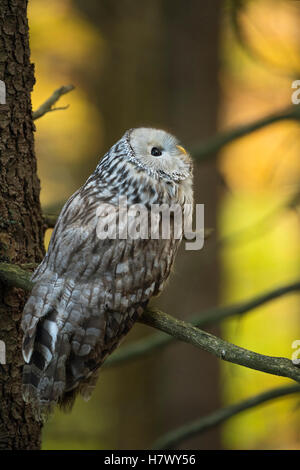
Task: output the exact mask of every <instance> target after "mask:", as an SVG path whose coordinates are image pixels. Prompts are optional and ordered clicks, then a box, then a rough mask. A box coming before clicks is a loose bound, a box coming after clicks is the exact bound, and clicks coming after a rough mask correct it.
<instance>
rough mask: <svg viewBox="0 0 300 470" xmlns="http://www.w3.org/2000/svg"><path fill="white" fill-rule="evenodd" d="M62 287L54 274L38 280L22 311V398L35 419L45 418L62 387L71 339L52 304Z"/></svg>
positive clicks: (61, 391)
mask: <svg viewBox="0 0 300 470" xmlns="http://www.w3.org/2000/svg"><path fill="white" fill-rule="evenodd" d="M63 289H66V286H65V285H63V283H61V282H59V280H58V279H57V277H55V278H53V279H52V278H51V279H49V278H47V279H45V281H43V280H39V281H38V282H37V283H36V284H35V285H34V287H33V290H32V292H31V296H30V297H29V299H28V301H27V303H26V305H25V308H24V313H23V320H22V329H23V331H24V337H23V357H24V360H25V363H26V364H25V366H24V369H23V398H24V400H25V401H26V402H28V403H31V404H32V407H33V410H34V413H35V415H36V418H37V419H38V420H44V419H45V418H46V416H47V415H48V414H49V413H50V412H51V411H52V408H53V406H54V405H55V404H56V403H57V401H58V400H59V397H60V396H61V394H62V393H63V391H64V389H65V383H66V361H67V358H68V356H69V353H70V339H69V337H68V335H67V334H66V333H64V332H63V330H62V328H61V326H59V325H60V323H59V322H58V321H57V320H58V316H59V315H58V311H57V308H56V307H55V306H56V305H57V304H59V300H58V299H60V298H61V295H62V292H63Z"/></svg>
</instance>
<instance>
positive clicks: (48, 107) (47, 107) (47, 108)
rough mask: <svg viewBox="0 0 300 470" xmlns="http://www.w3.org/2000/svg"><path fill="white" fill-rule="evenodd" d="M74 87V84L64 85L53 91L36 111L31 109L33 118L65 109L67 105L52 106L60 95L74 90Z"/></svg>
mask: <svg viewBox="0 0 300 470" xmlns="http://www.w3.org/2000/svg"><path fill="white" fill-rule="evenodd" d="M74 88H75V87H74V85H65V86H62V87H60V88H58V89H57V90H55V91H54V93H53V94H52V95H51V96H50V98H48V99H47V100H46V101H45V102H44V103H43V104H42V105H41V106H40V107H39V108H38V109H37V110H36V111H33V113H32V116H33V119H34V120H35V119H39V118H40V117H42V116H44V114H46V113H49V112H51V111H58V110H60V109H67V108H68V107H69V105H67V106H62V107H59V108H53V107H52V106H53V105H54V104H55V103H56V102H57V101H58V100H59V98H60V97H61V96H62V95H65V94H66V93H69V92H70V91H72V90H74Z"/></svg>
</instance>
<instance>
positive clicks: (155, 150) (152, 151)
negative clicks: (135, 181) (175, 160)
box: [151, 147, 162, 157]
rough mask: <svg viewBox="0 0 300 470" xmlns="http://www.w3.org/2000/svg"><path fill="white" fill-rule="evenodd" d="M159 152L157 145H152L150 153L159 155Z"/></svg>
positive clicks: (154, 155) (155, 155)
mask: <svg viewBox="0 0 300 470" xmlns="http://www.w3.org/2000/svg"><path fill="white" fill-rule="evenodd" d="M161 154H162V153H161V150H160V149H158V148H157V147H152V149H151V155H153V157H160V155H161Z"/></svg>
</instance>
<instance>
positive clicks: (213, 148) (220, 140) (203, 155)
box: [191, 106, 300, 161]
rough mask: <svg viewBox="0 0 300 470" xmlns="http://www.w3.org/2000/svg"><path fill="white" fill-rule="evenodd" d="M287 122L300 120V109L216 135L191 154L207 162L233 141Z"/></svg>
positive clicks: (280, 112)
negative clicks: (271, 125)
mask: <svg viewBox="0 0 300 470" xmlns="http://www.w3.org/2000/svg"><path fill="white" fill-rule="evenodd" d="M286 120H296V121H298V120H300V107H299V106H292V107H289V108H287V109H284V110H282V111H279V112H277V113H274V114H270V115H268V116H265V117H263V118H261V119H258V120H256V121H254V122H252V123H249V124H244V125H241V126H238V127H235V128H233V129H230V130H228V131H226V132H221V133H219V134H216V135H215V136H214V137H211V138H210V139H208V140H206V141H204V142H203V143H202V144H200V145H199V146H198V147H196V148H194V149H193V150H192V152H191V153H192V155H193V157H194V158H195V159H196V160H199V161H203V160H206V159H207V158H208V157H209V156H211V154H214V153H216V152H217V151H218V150H220V149H221V148H222V147H224V146H225V145H227V144H229V143H230V142H232V141H233V140H235V139H239V138H241V137H244V136H246V135H248V134H251V133H252V132H254V131H256V130H258V129H261V128H263V127H265V126H268V125H270V124H273V123H275V122H279V121H286Z"/></svg>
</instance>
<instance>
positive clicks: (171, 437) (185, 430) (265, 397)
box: [152, 385, 300, 450]
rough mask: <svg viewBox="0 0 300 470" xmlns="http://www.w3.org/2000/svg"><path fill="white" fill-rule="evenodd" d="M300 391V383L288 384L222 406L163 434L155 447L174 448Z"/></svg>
mask: <svg viewBox="0 0 300 470" xmlns="http://www.w3.org/2000/svg"><path fill="white" fill-rule="evenodd" d="M299 392H300V385H286V386H283V387H277V388H273V389H271V390H268V391H267V392H263V393H260V394H259V395H255V396H253V397H251V398H247V399H246V400H243V401H241V402H239V403H236V404H234V405H230V406H226V407H224V408H220V409H219V410H217V411H215V412H213V413H211V414H210V415H208V416H204V417H203V418H200V419H198V420H196V421H193V422H191V423H188V424H185V425H184V426H181V427H179V428H177V429H174V430H173V431H170V432H168V433H166V434H165V435H163V436H161V437H160V438H159V439H157V441H155V443H154V444H153V447H152V448H153V449H156V450H158V449H173V448H174V447H175V446H177V445H178V444H179V443H180V442H182V441H183V440H185V439H188V438H189V437H192V436H195V435H196V434H200V433H203V432H205V431H207V430H208V429H210V428H212V427H214V426H217V425H218V424H220V423H223V422H224V421H226V420H227V419H229V418H231V417H232V416H234V415H236V414H238V413H241V412H242V411H245V410H248V409H250V408H253V407H255V406H258V405H261V404H262V403H265V402H267V401H270V400H274V399H275V398H279V397H283V396H287V395H291V394H293V393H299Z"/></svg>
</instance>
